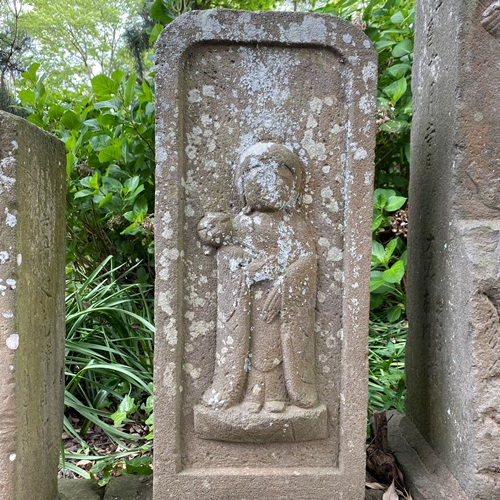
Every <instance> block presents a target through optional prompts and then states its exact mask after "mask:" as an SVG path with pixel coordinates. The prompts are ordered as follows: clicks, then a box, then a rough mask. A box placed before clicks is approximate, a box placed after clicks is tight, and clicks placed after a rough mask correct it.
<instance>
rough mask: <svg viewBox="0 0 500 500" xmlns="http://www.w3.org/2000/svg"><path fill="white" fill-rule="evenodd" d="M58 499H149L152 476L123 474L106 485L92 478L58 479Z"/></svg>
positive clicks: (151, 495) (151, 491)
mask: <svg viewBox="0 0 500 500" xmlns="http://www.w3.org/2000/svg"><path fill="white" fill-rule="evenodd" d="M58 484H59V498H60V500H101V499H102V500H151V499H152V498H153V477H152V476H135V475H131V474H125V475H123V476H118V477H112V478H111V480H110V481H109V483H108V484H107V485H106V486H99V485H98V484H97V481H95V480H94V479H59V481H58Z"/></svg>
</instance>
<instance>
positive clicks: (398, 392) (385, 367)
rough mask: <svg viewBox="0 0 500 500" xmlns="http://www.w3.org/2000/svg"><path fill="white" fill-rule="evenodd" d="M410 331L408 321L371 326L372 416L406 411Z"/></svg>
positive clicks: (370, 389)
mask: <svg viewBox="0 0 500 500" xmlns="http://www.w3.org/2000/svg"><path fill="white" fill-rule="evenodd" d="M407 329H408V324H407V322H406V321H400V322H399V323H392V324H390V323H374V322H372V323H371V324H370V343H369V364H370V370H369V382H368V390H369V394H370V397H369V405H368V411H369V413H373V412H374V411H381V410H388V409H390V408H395V409H397V410H399V411H401V412H402V411H403V410H404V397H405V394H406V384H405V371H404V353H405V342H406V331H407Z"/></svg>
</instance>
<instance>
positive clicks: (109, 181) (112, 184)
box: [102, 176, 123, 194]
mask: <svg viewBox="0 0 500 500" xmlns="http://www.w3.org/2000/svg"><path fill="white" fill-rule="evenodd" d="M102 188H103V190H104V191H105V192H106V193H116V194H121V192H122V189H123V186H122V183H121V182H120V181H119V180H117V179H114V178H113V177H109V176H104V177H103V178H102Z"/></svg>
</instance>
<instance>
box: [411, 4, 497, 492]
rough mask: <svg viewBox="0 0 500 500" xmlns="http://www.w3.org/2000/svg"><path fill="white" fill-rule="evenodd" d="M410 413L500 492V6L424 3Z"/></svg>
mask: <svg viewBox="0 0 500 500" xmlns="http://www.w3.org/2000/svg"><path fill="white" fill-rule="evenodd" d="M415 32H416V39H415V54H414V60H415V64H414V74H413V96H414V97H413V102H414V108H415V113H414V119H413V125H412V150H411V158H412V163H411V180H410V225H411V227H410V232H409V240H408V246H409V249H408V261H409V270H408V272H409V278H408V313H409V322H410V331H409V334H408V343H407V385H408V394H407V402H406V411H407V415H408V416H409V417H410V418H411V420H412V421H413V422H414V423H415V424H416V426H417V428H418V429H419V431H420V432H421V434H422V435H423V437H424V438H425V439H426V440H427V441H428V442H429V443H430V445H431V446H432V447H433V449H434V450H435V452H436V453H437V455H438V456H439V457H440V459H441V460H442V461H443V462H444V464H445V465H446V466H447V467H448V468H449V470H450V471H451V472H452V474H453V475H454V476H455V477H456V478H457V479H458V481H459V482H460V483H461V486H462V488H463V489H464V490H465V492H466V494H467V495H468V498H471V499H472V498H474V499H476V498H477V499H479V498H480V499H491V498H500V466H499V464H500V348H499V347H500V321H499V313H500V2H498V1H491V0H449V1H444V2H443V1H442V0H421V1H420V2H417V13H416V30H415Z"/></svg>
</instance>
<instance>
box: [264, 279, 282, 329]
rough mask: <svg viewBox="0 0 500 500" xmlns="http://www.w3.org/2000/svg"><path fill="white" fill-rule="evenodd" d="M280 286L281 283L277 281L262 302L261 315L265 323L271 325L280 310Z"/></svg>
mask: <svg viewBox="0 0 500 500" xmlns="http://www.w3.org/2000/svg"><path fill="white" fill-rule="evenodd" d="M282 285H283V283H282V281H281V280H279V281H278V282H277V283H276V284H275V285H274V287H273V288H272V289H271V290H270V291H269V293H268V295H267V298H266V301H265V302H264V307H263V308H262V315H263V317H264V321H265V322H266V323H271V322H272V321H273V320H274V318H276V316H278V314H279V312H280V310H281V296H282Z"/></svg>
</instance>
